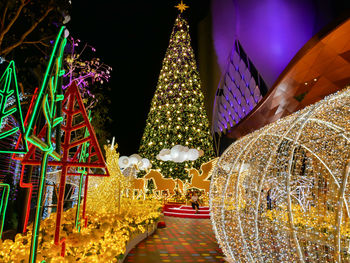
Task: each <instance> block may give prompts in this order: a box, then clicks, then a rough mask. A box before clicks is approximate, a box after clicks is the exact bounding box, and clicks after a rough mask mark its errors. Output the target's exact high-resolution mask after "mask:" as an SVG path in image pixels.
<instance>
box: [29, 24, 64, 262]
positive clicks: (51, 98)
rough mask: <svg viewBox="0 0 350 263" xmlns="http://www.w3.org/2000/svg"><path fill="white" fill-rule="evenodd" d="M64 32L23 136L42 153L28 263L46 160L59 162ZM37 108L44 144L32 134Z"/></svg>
mask: <svg viewBox="0 0 350 263" xmlns="http://www.w3.org/2000/svg"><path fill="white" fill-rule="evenodd" d="M64 29H65V28H64V27H61V29H60V31H59V34H58V36H57V39H56V42H55V45H54V48H53V51H52V55H51V58H50V61H49V64H48V67H47V70H46V73H45V77H44V81H43V83H42V86H41V89H40V91H39V94H38V97H37V100H36V103H35V106H34V110H33V114H32V116H31V118H30V121H29V125H28V128H27V131H26V134H25V138H26V140H27V141H29V142H30V143H32V144H33V145H35V146H36V147H38V148H39V149H41V150H42V151H43V152H44V154H43V157H42V161H41V170H40V178H39V189H38V199H37V207H36V211H35V219H34V224H33V236H32V242H31V250H30V258H29V262H31V263H35V260H36V252H37V245H38V244H37V243H38V237H39V226H40V221H41V214H42V203H43V192H44V186H45V177H46V169H47V161H48V157H49V155H50V156H52V157H53V158H55V159H56V160H60V154H59V153H57V152H56V151H55V149H54V147H53V142H52V131H53V129H54V128H55V127H56V126H57V125H59V124H60V122H61V121H62V120H63V118H62V117H61V112H59V111H57V108H58V107H59V106H58V103H61V101H62V100H63V98H64V97H63V95H62V94H61V77H62V75H63V74H64V71H62V70H61V68H62V60H63V51H64V47H65V45H66V41H67V40H66V38H64V36H63V32H64ZM59 108H60V107H59ZM40 109H41V110H42V111H43V114H44V117H45V120H46V124H47V129H46V138H45V141H42V140H41V139H40V138H38V137H36V136H35V135H34V125H35V121H36V120H37V116H38V114H40V111H39V110H40ZM58 134H59V131H58ZM58 152H59V151H58Z"/></svg>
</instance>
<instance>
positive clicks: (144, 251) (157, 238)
mask: <svg viewBox="0 0 350 263" xmlns="http://www.w3.org/2000/svg"><path fill="white" fill-rule="evenodd" d="M164 221H165V223H166V228H162V229H157V230H156V232H155V233H154V234H153V235H152V236H150V237H148V238H147V239H145V240H143V241H142V242H141V243H139V244H138V245H137V246H136V247H135V248H134V249H132V250H131V251H130V253H129V255H128V256H127V257H126V259H125V261H124V262H125V263H131V262H136V263H157V262H225V260H224V259H223V258H224V256H223V254H222V252H221V250H220V248H219V246H218V244H217V243H216V239H215V236H214V233H213V230H212V226H211V221H210V220H209V219H189V218H177V217H167V216H166V217H164Z"/></svg>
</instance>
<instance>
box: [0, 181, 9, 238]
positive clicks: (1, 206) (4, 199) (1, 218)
mask: <svg viewBox="0 0 350 263" xmlns="http://www.w3.org/2000/svg"><path fill="white" fill-rule="evenodd" d="M0 187H2V188H3V190H2V196H1V202H0V240H1V238H2V231H3V229H4V223H5V215H6V208H7V203H8V200H9V193H10V185H9V184H4V183H0Z"/></svg>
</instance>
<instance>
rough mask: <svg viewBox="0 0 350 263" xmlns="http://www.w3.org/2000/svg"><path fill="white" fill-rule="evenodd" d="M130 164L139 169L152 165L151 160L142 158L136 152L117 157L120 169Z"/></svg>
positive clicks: (148, 167)
mask: <svg viewBox="0 0 350 263" xmlns="http://www.w3.org/2000/svg"><path fill="white" fill-rule="evenodd" d="M131 166H135V167H136V168H137V169H139V170H146V169H150V168H151V167H152V164H151V162H150V161H149V160H148V159H147V158H142V157H141V156H140V155H138V154H136V153H135V154H132V155H130V156H129V157H128V156H120V157H119V167H120V169H125V168H128V167H131Z"/></svg>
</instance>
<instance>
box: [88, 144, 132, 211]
mask: <svg viewBox="0 0 350 263" xmlns="http://www.w3.org/2000/svg"><path fill="white" fill-rule="evenodd" d="M104 147H105V151H106V164H107V168H108V171H109V173H110V176H109V177H96V176H95V177H90V178H89V186H88V193H87V210H88V211H89V212H94V211H95V212H102V213H113V212H119V211H118V210H119V209H120V202H121V200H120V199H121V197H122V194H123V192H125V190H127V189H129V188H130V185H131V182H130V180H129V179H128V178H126V177H125V176H124V175H123V174H122V172H121V171H120V168H119V164H118V161H119V153H117V152H116V149H117V147H118V144H115V145H114V146H111V145H105V146H104Z"/></svg>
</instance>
